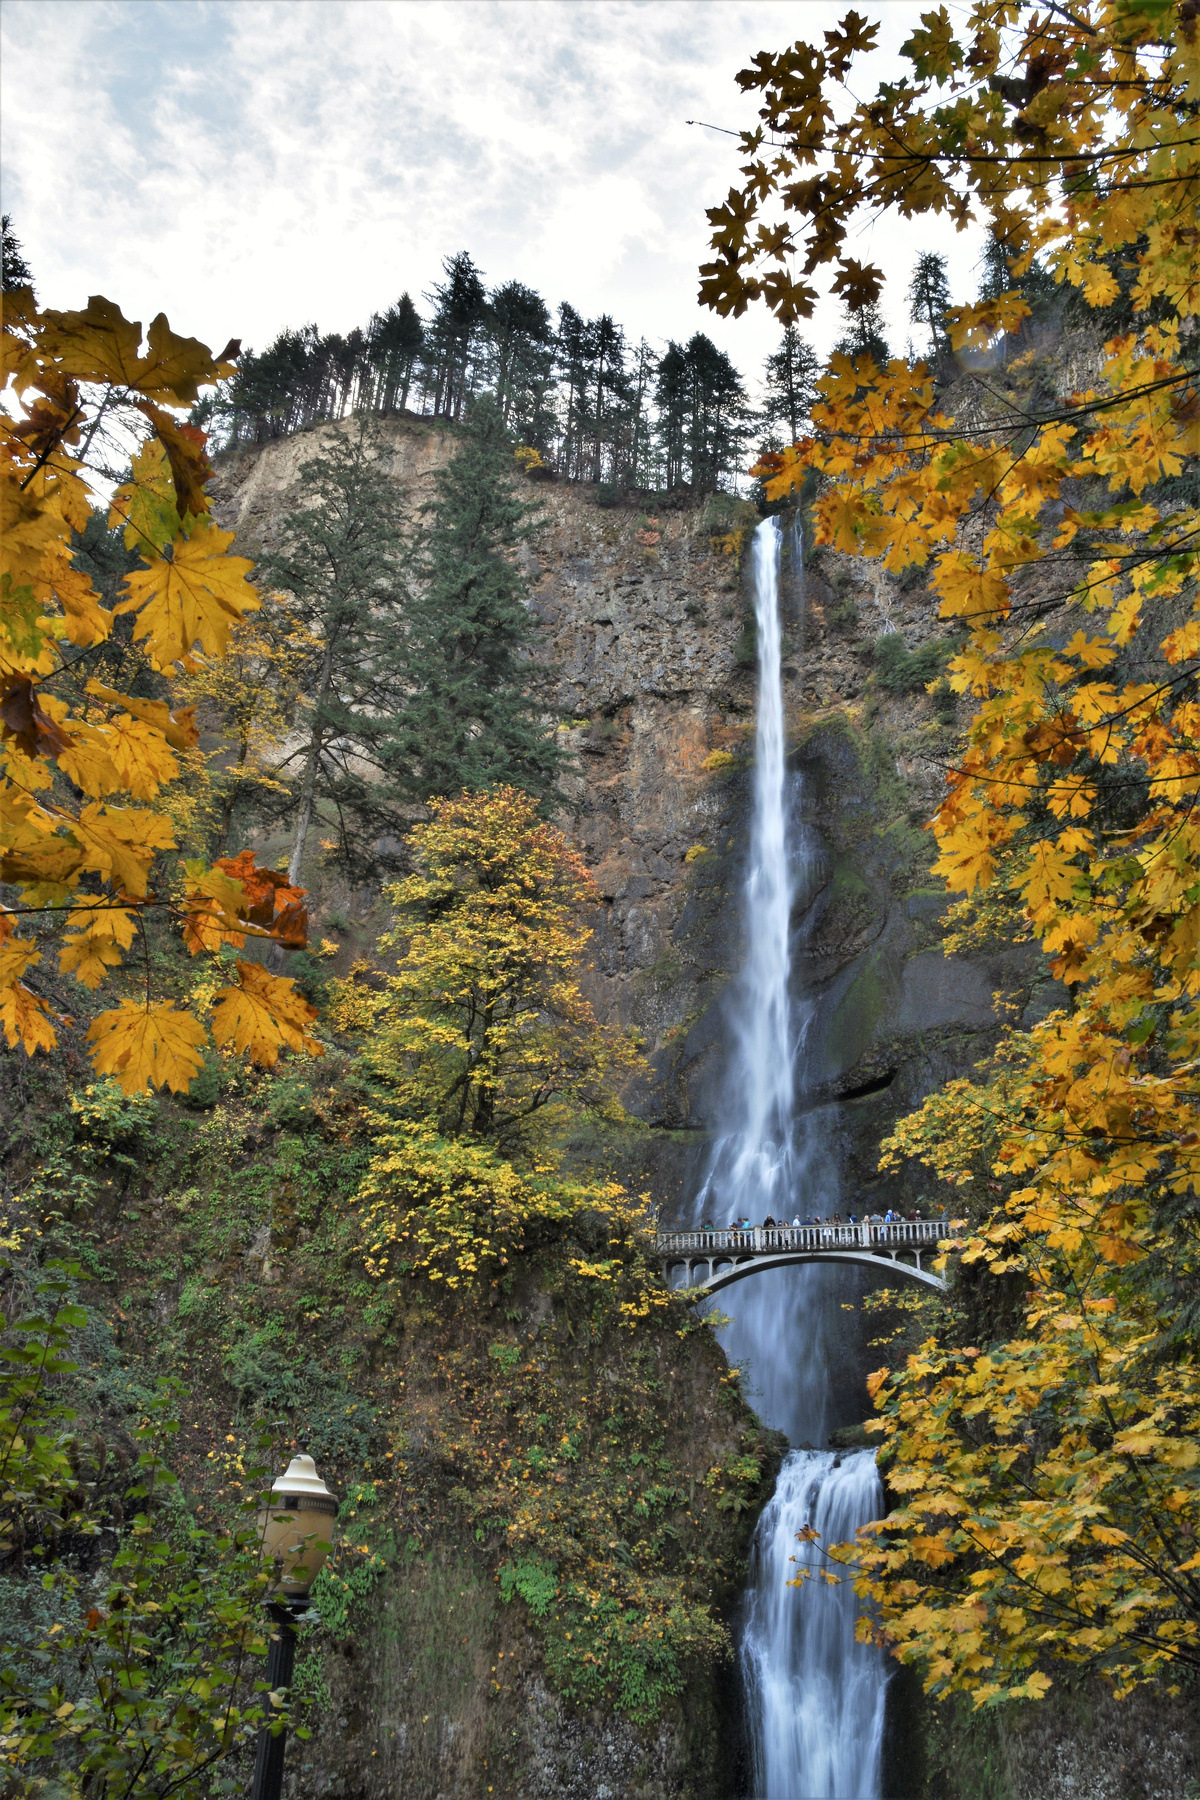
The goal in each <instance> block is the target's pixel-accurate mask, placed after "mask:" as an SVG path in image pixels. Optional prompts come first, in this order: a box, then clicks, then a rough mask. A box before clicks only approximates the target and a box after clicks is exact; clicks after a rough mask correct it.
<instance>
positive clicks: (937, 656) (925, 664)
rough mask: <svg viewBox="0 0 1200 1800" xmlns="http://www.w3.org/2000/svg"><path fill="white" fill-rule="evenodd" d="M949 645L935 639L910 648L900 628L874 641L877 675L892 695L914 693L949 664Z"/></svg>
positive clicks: (881, 684)
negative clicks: (914, 648)
mask: <svg viewBox="0 0 1200 1800" xmlns="http://www.w3.org/2000/svg"><path fill="white" fill-rule="evenodd" d="M949 655H950V646H949V645H948V644H944V643H941V642H940V641H938V640H937V639H934V640H933V641H932V642H930V643H928V644H922V645H920V647H919V648H918V649H916V650H910V649H909V648H908V645H907V644H906V643H905V642H904V639H903V638H902V637H901V636H900V633H899V632H898V631H889V632H888V633H887V634H886V636H884V637H881V638H877V639H876V641H875V675H876V679H877V680H878V682H879V685H880V687H883V688H886V689H887V690H888V692H889V693H890V694H915V693H917V692H918V691H919V689H921V688H923V687H925V686H926V685H927V684H928V683H929V682H931V681H935V680H936V679H937V677H938V676H939V675H940V674H941V672H942V670H943V669H944V667H945V666H946V660H947V658H948V657H949Z"/></svg>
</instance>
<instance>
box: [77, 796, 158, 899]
mask: <svg viewBox="0 0 1200 1800" xmlns="http://www.w3.org/2000/svg"><path fill="white" fill-rule="evenodd" d="M71 830H72V831H73V832H74V834H75V836H76V837H77V838H78V839H79V842H80V844H81V845H82V848H83V858H82V867H83V868H85V869H94V870H95V871H96V872H97V874H99V875H104V876H107V877H109V878H111V880H112V881H113V882H115V884H116V886H117V887H119V888H122V889H123V890H124V891H125V893H127V894H132V895H134V896H135V897H136V898H137V899H141V898H142V897H143V895H145V893H146V892H147V890H148V888H149V885H150V865H151V863H152V862H153V861H154V857H155V854H156V852H157V851H159V850H171V849H173V848H174V846H175V834H174V832H173V830H172V828H171V822H170V820H169V819H164V818H162V817H161V816H160V815H159V814H158V813H153V812H145V811H143V810H141V809H140V808H139V809H135V808H133V807H122V806H98V805H94V804H93V805H91V806H85V807H84V808H83V809H82V811H81V812H80V814H79V817H78V818H77V819H74V820H72V822H71Z"/></svg>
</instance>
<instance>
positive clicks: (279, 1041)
mask: <svg viewBox="0 0 1200 1800" xmlns="http://www.w3.org/2000/svg"><path fill="white" fill-rule="evenodd" d="M237 972H238V981H239V983H240V985H239V986H238V987H223V988H218V990H217V992H216V994H215V996H214V1004H213V1021H212V1028H213V1037H214V1038H215V1040H216V1042H217V1043H218V1044H233V1045H234V1046H235V1047H236V1048H237V1049H238V1050H241V1051H244V1052H245V1053H246V1054H247V1055H248V1056H249V1057H250V1059H251V1061H253V1062H256V1063H261V1064H263V1065H264V1067H266V1068H268V1069H269V1068H271V1067H273V1065H274V1064H275V1062H276V1061H277V1060H278V1057H279V1052H280V1049H281V1048H282V1046H283V1045H284V1044H286V1045H287V1046H288V1047H289V1049H292V1050H306V1051H307V1052H308V1054H309V1055H310V1056H323V1055H324V1054H325V1052H324V1049H323V1047H322V1046H321V1044H320V1043H318V1041H317V1039H316V1038H314V1037H313V1036H312V1035H311V1033H310V1032H309V1030H308V1027H309V1025H310V1024H311V1023H312V1021H313V1020H314V1019H315V1018H316V1016H317V1014H316V1008H315V1007H312V1006H310V1005H309V1003H308V1001H307V1000H306V999H305V998H304V996H303V994H301V993H299V992H297V989H296V984H295V982H294V981H292V980H291V978H290V977H288V976H283V975H270V974H268V972H267V970H266V969H264V968H263V966H262V964H261V963H249V962H239V963H238V965H237Z"/></svg>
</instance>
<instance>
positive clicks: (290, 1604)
mask: <svg viewBox="0 0 1200 1800" xmlns="http://www.w3.org/2000/svg"><path fill="white" fill-rule="evenodd" d="M307 1607H308V1599H307V1596H306V1597H305V1598H304V1599H302V1600H292V1601H286V1600H283V1601H280V1600H268V1602H267V1617H268V1618H269V1619H270V1620H271V1623H272V1624H273V1625H274V1627H275V1630H274V1631H273V1633H272V1635H271V1644H270V1648H269V1649H268V1651H267V1682H268V1684H269V1686H270V1689H271V1692H272V1693H276V1692H277V1691H278V1690H279V1689H280V1688H290V1687H291V1685H292V1670H293V1668H294V1667H295V1663H296V1622H297V1620H298V1619H300V1618H301V1617H302V1616H303V1614H304V1612H305V1611H306V1609H307ZM286 1743H287V1727H286V1726H285V1727H284V1728H283V1730H282V1731H272V1730H271V1729H270V1727H269V1726H268V1725H264V1726H262V1727H261V1729H260V1731H259V1734H258V1749H257V1752H256V1754H255V1758H254V1785H253V1787H252V1788H251V1789H250V1800H280V1795H281V1794H282V1792H283V1752H284V1747H285V1745H286Z"/></svg>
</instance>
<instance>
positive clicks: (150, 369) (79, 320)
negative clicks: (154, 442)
mask: <svg viewBox="0 0 1200 1800" xmlns="http://www.w3.org/2000/svg"><path fill="white" fill-rule="evenodd" d="M42 318H43V319H44V320H45V321H46V322H47V325H48V327H49V329H48V330H47V332H46V336H45V340H44V349H45V350H47V351H49V352H50V353H51V354H53V356H54V358H55V361H56V363H57V364H58V366H59V368H60V369H61V370H62V372H63V373H64V374H66V375H69V376H72V377H73V378H74V379H75V380H77V381H99V382H109V383H112V384H113V385H114V386H116V387H130V388H136V389H137V390H138V392H139V393H142V394H145V396H146V397H147V399H150V400H162V401H165V402H166V403H167V404H168V405H171V404H174V405H177V406H178V405H184V406H191V405H194V403H195V402H196V401H197V400H198V399H199V397H200V385H201V384H202V383H204V382H211V381H218V380H220V379H221V378H222V377H223V376H227V375H232V374H233V366H232V364H230V363H229V362H227V361H225V360H224V358H225V356H226V354H227V352H228V353H231V354H235V355H236V349H235V347H234V346H233V345H229V346H227V351H222V352H221V357H220V358H217V357H214V356H213V353H212V351H211V350H210V349H209V348H208V346H207V344H202V343H200V341H199V340H198V339H197V338H185V337H180V336H179V334H178V333H177V332H174V331H172V330H171V327H170V326H169V325H168V323H167V319H166V314H165V313H159V314H158V315H157V317H156V318H155V319H154V320H153V321H152V322H151V325H150V329H149V331H148V332H147V333H146V341H147V346H148V348H147V352H146V355H145V356H142V355H140V354H139V352H140V350H141V345H142V327H141V324H140V322H139V321H137V320H131V319H127V318H126V317H125V316H124V314H123V313H122V311H121V309H120V307H119V306H117V305H116V304H115V302H114V301H112V300H106V299H105V297H104V295H103V294H93V295H92V297H91V299H90V300H89V301H88V303H87V306H86V307H85V308H84V309H83V311H82V312H54V311H51V310H50V309H49V308H47V309H46V310H45V311H44V312H43V314H42ZM28 385H30V383H29V380H24V381H22V380H20V379H19V380H18V386H17V391H18V392H19V393H23V392H24V390H25V387H27V386H28Z"/></svg>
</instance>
